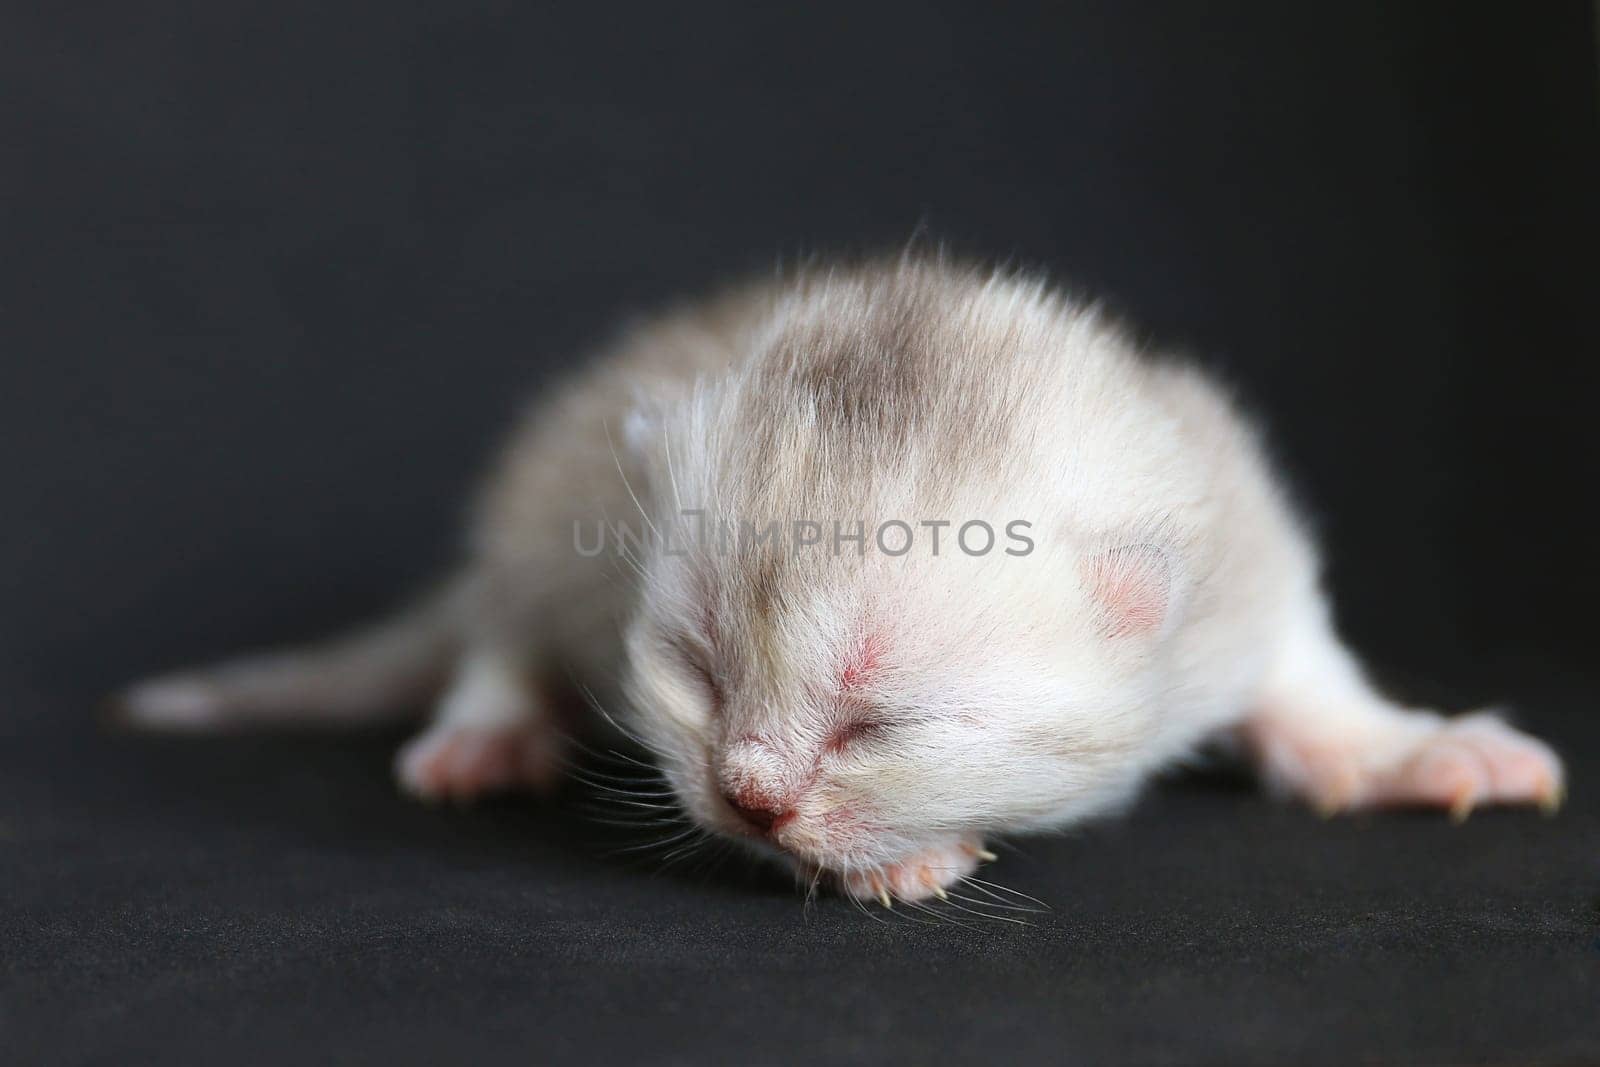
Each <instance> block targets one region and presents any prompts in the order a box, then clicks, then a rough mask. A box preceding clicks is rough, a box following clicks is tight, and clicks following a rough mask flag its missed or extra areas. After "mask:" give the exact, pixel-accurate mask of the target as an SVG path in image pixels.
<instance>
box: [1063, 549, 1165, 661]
mask: <svg viewBox="0 0 1600 1067" xmlns="http://www.w3.org/2000/svg"><path fill="white" fill-rule="evenodd" d="M1084 569H1085V578H1086V580H1087V583H1088V586H1089V597H1090V599H1091V600H1093V602H1094V604H1095V605H1096V606H1097V607H1098V608H1099V609H1100V610H1101V612H1102V619H1101V631H1102V632H1103V633H1104V634H1105V635H1106V636H1107V637H1111V638H1121V637H1138V636H1153V635H1155V634H1158V633H1160V632H1161V631H1162V629H1164V628H1165V626H1166V624H1167V621H1168V619H1170V618H1171V617H1172V613H1173V607H1174V604H1173V601H1174V591H1173V569H1172V561H1171V558H1170V557H1169V556H1168V554H1167V552H1166V551H1165V550H1164V549H1162V548H1160V547H1159V546H1157V545H1152V544H1131V545H1118V546H1117V547H1115V548H1112V549H1108V550H1106V551H1103V552H1100V553H1098V554H1096V555H1094V556H1092V557H1090V559H1089V560H1088V561H1087V562H1086V563H1085V564H1084Z"/></svg>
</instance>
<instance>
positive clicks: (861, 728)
mask: <svg viewBox="0 0 1600 1067" xmlns="http://www.w3.org/2000/svg"><path fill="white" fill-rule="evenodd" d="M888 732H889V727H888V725H887V724H885V723H881V722H874V721H872V720H871V719H852V720H850V721H849V722H846V723H841V724H840V725H839V726H838V727H837V728H835V729H834V731H833V733H832V734H830V735H829V736H828V743H827V746H826V747H827V749H828V751H829V752H843V751H844V750H845V749H847V748H851V747H853V746H856V745H861V744H864V743H866V742H869V741H875V740H878V739H879V738H882V737H884V736H886V735H887V734H888Z"/></svg>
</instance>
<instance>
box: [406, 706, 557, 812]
mask: <svg viewBox="0 0 1600 1067" xmlns="http://www.w3.org/2000/svg"><path fill="white" fill-rule="evenodd" d="M560 770H561V751H560V746H559V744H558V740H557V737H556V735H555V734H554V733H553V732H552V731H550V730H549V729H546V728H544V727H543V726H527V725H520V724H519V725H514V726H512V725H492V726H491V725H465V724H459V723H458V724H443V723H441V724H439V725H437V726H434V727H432V728H431V729H429V730H427V731H426V732H424V733H422V734H421V735H419V736H417V737H414V738H412V739H411V741H409V742H408V743H407V744H406V745H405V747H404V748H402V749H401V750H400V753H399V755H398V756H397V757H396V758H395V777H396V778H397V779H398V780H399V782H400V787H401V788H402V789H404V790H405V791H406V792H407V793H410V794H411V795H412V796H415V797H418V798H419V799H422V800H426V801H437V800H445V799H449V800H455V801H468V800H474V799H476V798H478V797H481V796H484V795H486V794H489V793H498V792H506V791H509V790H515V789H533V790H541V791H542V790H546V789H549V788H551V787H552V786H554V784H555V783H556V781H557V779H558V778H559V775H560Z"/></svg>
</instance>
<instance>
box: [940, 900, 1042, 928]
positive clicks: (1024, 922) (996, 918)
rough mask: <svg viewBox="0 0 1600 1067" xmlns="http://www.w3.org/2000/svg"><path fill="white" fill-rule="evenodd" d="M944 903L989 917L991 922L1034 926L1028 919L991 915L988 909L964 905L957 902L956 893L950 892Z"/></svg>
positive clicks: (973, 913) (981, 916)
mask: <svg viewBox="0 0 1600 1067" xmlns="http://www.w3.org/2000/svg"><path fill="white" fill-rule="evenodd" d="M944 903H945V904H946V905H947V906H949V907H952V908H954V909H956V910H957V911H964V912H966V913H967V914H968V915H976V916H977V917H978V918H980V919H987V920H989V921H990V922H1000V923H1015V924H1016V925H1018V926H1032V925H1033V924H1032V923H1031V922H1028V921H1027V920H1026V919H1013V918H1012V917H1011V916H1009V915H990V914H989V913H988V912H986V911H975V910H974V909H972V908H967V907H963V906H962V905H960V904H957V903H956V902H955V894H953V893H952V894H950V896H949V897H947V898H946V899H945V901H944Z"/></svg>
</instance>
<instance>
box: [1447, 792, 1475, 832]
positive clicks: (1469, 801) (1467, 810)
mask: <svg viewBox="0 0 1600 1067" xmlns="http://www.w3.org/2000/svg"><path fill="white" fill-rule="evenodd" d="M1475 801H1476V798H1475V797H1474V796H1473V794H1472V791H1471V790H1462V791H1461V792H1460V793H1457V794H1456V798H1455V799H1454V800H1452V801H1451V802H1450V821H1451V822H1452V823H1454V824H1455V825H1457V826H1460V825H1461V824H1462V823H1464V822H1466V821H1467V816H1468V815H1471V814H1472V807H1473V804H1474V803H1475Z"/></svg>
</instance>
